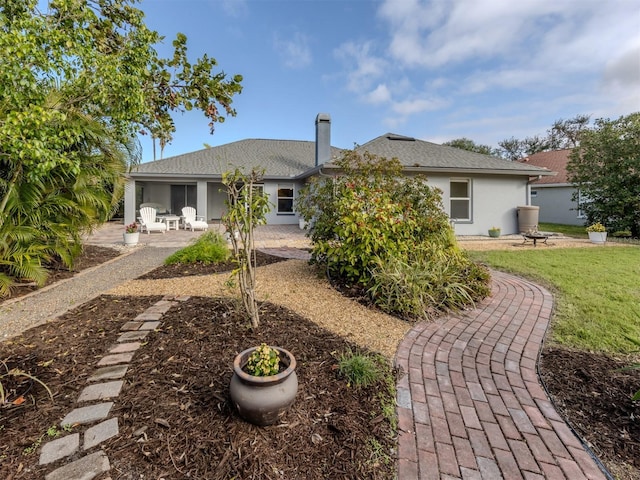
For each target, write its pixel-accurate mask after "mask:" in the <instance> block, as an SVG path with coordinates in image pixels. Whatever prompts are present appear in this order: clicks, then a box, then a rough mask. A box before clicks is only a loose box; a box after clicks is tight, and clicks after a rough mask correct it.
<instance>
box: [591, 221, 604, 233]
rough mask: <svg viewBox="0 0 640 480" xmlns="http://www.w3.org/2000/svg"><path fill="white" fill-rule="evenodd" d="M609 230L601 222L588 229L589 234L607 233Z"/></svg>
mask: <svg viewBox="0 0 640 480" xmlns="http://www.w3.org/2000/svg"><path fill="white" fill-rule="evenodd" d="M606 231H607V229H606V228H605V226H604V225H602V224H601V223H600V222H596V223H594V224H592V225H589V226H588V227H587V232H606Z"/></svg>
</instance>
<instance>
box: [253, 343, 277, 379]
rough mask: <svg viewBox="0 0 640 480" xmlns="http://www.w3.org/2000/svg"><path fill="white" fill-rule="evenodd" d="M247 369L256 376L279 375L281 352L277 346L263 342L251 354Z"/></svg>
mask: <svg viewBox="0 0 640 480" xmlns="http://www.w3.org/2000/svg"><path fill="white" fill-rule="evenodd" d="M245 369H246V370H247V373H248V374H250V375H253V376H254V377H268V376H269V375H277V374H278V371H279V370H280V354H279V352H278V350H276V349H275V348H271V347H270V346H269V345H267V344H266V343H262V344H260V346H259V347H257V348H256V349H255V350H254V351H253V352H251V355H249V360H248V361H247V365H246V367H245Z"/></svg>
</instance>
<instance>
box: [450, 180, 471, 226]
mask: <svg viewBox="0 0 640 480" xmlns="http://www.w3.org/2000/svg"><path fill="white" fill-rule="evenodd" d="M449 191H450V193H449V199H450V202H451V206H450V211H449V216H450V217H451V218H452V219H454V220H456V221H458V222H459V221H471V181H470V180H469V179H468V178H462V179H460V178H455V179H453V178H452V179H451V181H450V183H449Z"/></svg>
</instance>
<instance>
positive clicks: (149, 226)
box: [138, 207, 167, 235]
mask: <svg viewBox="0 0 640 480" xmlns="http://www.w3.org/2000/svg"><path fill="white" fill-rule="evenodd" d="M156 212H157V211H156V209H155V208H152V207H143V208H141V209H140V216H139V217H138V222H139V223H140V231H141V232H145V231H146V232H147V235H149V234H150V233H151V232H162V233H164V232H166V230H167V224H166V223H164V222H159V221H158V219H157V217H156Z"/></svg>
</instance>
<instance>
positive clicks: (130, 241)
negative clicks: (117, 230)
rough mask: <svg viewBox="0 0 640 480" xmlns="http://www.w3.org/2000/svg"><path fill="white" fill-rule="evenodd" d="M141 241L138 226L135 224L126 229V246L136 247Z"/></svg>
mask: <svg viewBox="0 0 640 480" xmlns="http://www.w3.org/2000/svg"><path fill="white" fill-rule="evenodd" d="M138 240H140V232H139V231H138V224H137V223H135V222H133V223H130V224H129V225H127V226H125V227H124V244H125V245H135V244H137V243H138Z"/></svg>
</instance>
